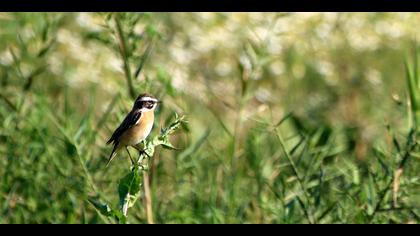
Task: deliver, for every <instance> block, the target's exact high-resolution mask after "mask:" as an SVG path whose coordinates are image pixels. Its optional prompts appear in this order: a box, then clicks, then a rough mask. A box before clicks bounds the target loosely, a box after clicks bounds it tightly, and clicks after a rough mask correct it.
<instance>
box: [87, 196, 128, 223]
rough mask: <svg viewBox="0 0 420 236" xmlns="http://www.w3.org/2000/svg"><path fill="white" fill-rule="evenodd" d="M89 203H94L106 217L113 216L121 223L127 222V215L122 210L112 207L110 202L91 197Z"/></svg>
mask: <svg viewBox="0 0 420 236" xmlns="http://www.w3.org/2000/svg"><path fill="white" fill-rule="evenodd" d="M88 201H89V203H90V204H92V205H93V206H94V207H95V208H96V210H97V211H99V213H100V214H102V215H103V216H106V217H113V218H114V219H116V220H117V221H118V222H120V223H125V222H126V220H127V219H126V217H125V216H124V215H122V214H121V212H119V211H116V210H114V209H112V208H111V207H110V206H109V205H108V204H105V203H101V202H99V200H98V199H95V198H89V199H88Z"/></svg>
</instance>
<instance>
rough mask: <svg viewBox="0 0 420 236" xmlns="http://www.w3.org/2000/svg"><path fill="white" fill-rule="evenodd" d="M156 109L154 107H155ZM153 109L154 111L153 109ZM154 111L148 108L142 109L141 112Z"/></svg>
mask: <svg viewBox="0 0 420 236" xmlns="http://www.w3.org/2000/svg"><path fill="white" fill-rule="evenodd" d="M153 108H154V107H153ZM153 108H152V109H153ZM152 109H148V108H146V107H142V108H141V109H140V111H141V112H146V111H150V110H152Z"/></svg>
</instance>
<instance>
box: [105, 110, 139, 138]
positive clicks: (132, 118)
mask: <svg viewBox="0 0 420 236" xmlns="http://www.w3.org/2000/svg"><path fill="white" fill-rule="evenodd" d="M140 117H141V111H139V110H137V111H131V112H130V113H128V115H127V116H126V117H125V118H124V120H123V122H122V123H121V125H120V126H119V127H118V128H117V129H116V130H115V131H114V133H113V134H112V136H111V138H110V139H109V140H108V142H106V144H110V143H111V142H114V143H116V142H118V141H119V139H120V137H121V135H122V134H123V133H124V132H125V131H127V130H128V129H129V128H131V126H133V125H135V124H136V123H137V121H138V120H139V119H140Z"/></svg>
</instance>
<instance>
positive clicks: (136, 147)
mask: <svg viewBox="0 0 420 236" xmlns="http://www.w3.org/2000/svg"><path fill="white" fill-rule="evenodd" d="M142 143H143V148H141V147H139V145H135V146H134V148H135V149H137V151H139V155H140V156H141V155H145V156H147V157H148V158H150V156H149V154H147V152H146V151H145V150H144V147H145V146H146V145H145V143H144V140H143V141H142Z"/></svg>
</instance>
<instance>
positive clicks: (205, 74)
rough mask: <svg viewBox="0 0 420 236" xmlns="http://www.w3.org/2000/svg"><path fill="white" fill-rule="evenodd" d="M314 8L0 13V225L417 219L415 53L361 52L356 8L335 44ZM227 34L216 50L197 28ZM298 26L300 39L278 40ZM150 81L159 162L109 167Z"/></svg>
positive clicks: (151, 143) (340, 24)
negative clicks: (355, 35) (120, 133)
mask: <svg viewBox="0 0 420 236" xmlns="http://www.w3.org/2000/svg"><path fill="white" fill-rule="evenodd" d="M87 16H89V17H91V18H92V19H91V21H88V22H94V23H93V25H94V26H90V25H89V24H88V23H86V22H84V21H83V20H84V18H83V17H87ZM373 16H375V17H373ZM305 17H307V16H305ZM314 17H315V18H307V19H306V18H303V16H301V15H297V16H296V17H295V15H294V14H268V15H264V17H260V16H259V15H258V14H253V13H251V14H242V15H241V14H239V15H232V14H209V15H206V14H199V13H197V14H187V13H181V14H179V13H176V14H169V13H159V14H158V13H155V14H150V13H142V14H131V13H115V14H114V13H112V14H110V13H99V14H76V13H74V14H59V13H45V14H35V13H32V14H29V13H26V14H23V13H13V14H3V15H1V14H0V21H1V23H2V25H3V26H4V32H5V33H4V34H2V35H1V36H0V49H1V55H0V58H1V60H0V67H1V68H2V69H1V74H0V87H1V91H0V104H1V105H0V121H1V126H0V176H1V180H0V204H1V205H0V207H1V209H0V210H1V212H0V222H1V223H118V222H119V223H311V224H312V223H418V222H420V206H419V204H418V202H419V200H420V191H419V190H420V188H419V184H418V182H419V175H418V168H419V158H420V148H419V145H418V139H417V135H418V126H419V124H420V123H419V122H420V121H419V114H420V113H419V97H418V96H419V94H420V93H419V92H420V83H419V76H418V66H419V65H418V61H417V60H418V59H417V52H415V53H414V57H413V59H412V60H410V59H408V58H407V59H406V60H405V62H404V60H403V56H402V55H404V54H405V53H406V52H408V51H409V50H408V49H407V48H408V47H406V46H405V44H404V43H403V42H404V40H403V39H401V44H398V45H397V47H396V46H395V45H393V46H392V47H391V46H389V45H388V43H389V42H388V41H387V40H391V39H390V38H386V39H385V38H384V39H383V44H379V46H378V47H379V48H380V49H381V50H377V51H375V50H372V51H369V50H362V51H357V50H356V49H355V48H354V47H352V45H353V44H352V45H350V43H351V40H352V38H351V37H347V36H346V33H347V30H353V29H349V28H348V25H347V23H348V22H350V23H351V22H353V20H354V18H353V17H355V16H354V15H352V14H343V15H340V17H337V18H333V20H334V27H335V28H334V29H335V30H336V31H334V34H333V35H332V36H331V41H329V40H330V38H322V37H321V38H320V36H319V34H318V33H317V31H313V30H311V29H318V28H317V27H320V25H321V26H322V24H325V25H327V26H328V25H329V24H330V23H331V22H329V21H327V20H328V19H329V18H331V17H330V16H328V15H322V14H320V15H319V17H317V16H314ZM360 17H361V18H360V19H362V22H366V25H368V26H369V27H370V26H371V25H375V24H376V23H377V22H384V21H386V20H387V19H388V18H387V17H389V19H392V20H393V22H398V21H397V20H395V18H396V17H397V16H394V15H389V16H388V15H381V14H376V15H364V14H362V15H360ZM394 17H395V18H394ZM248 18H249V19H248ZM244 19H245V20H244ZM247 19H248V20H247ZM305 19H306V20H305ZM358 19H359V18H358ZM289 20H290V22H295V23H296V24H299V27H297V28H295V31H293V32H287V31H286V30H284V31H282V29H283V28H281V27H286V26H287V25H288V24H285V22H286V23H287V22H289ZM77 22H79V23H77ZM80 22H82V23H80ZM250 22H252V24H250ZM302 22H306V23H305V24H302ZM350 23H349V24H350ZM84 24H86V25H84ZM318 24H320V25H318ZM245 25H247V27H245ZM325 25H324V26H323V27H325ZM350 25H351V24H350ZM221 26H223V27H221ZM300 27H303V28H300ZM346 27H347V28H346ZM354 27H356V26H354ZM369 27H368V28H369ZM350 28H351V27H350ZM227 29H229V30H232V31H233V32H234V34H233V33H232V34H233V35H234V37H231V38H229V34H226V36H223V39H224V40H225V41H224V43H220V42H219V41H217V40H219V39H218V36H219V34H210V33H209V34H210V35H209V37H203V36H202V35H201V34H202V32H213V31H212V30H215V32H217V33H220V32H225V33H226V31H227ZM262 29H267V33H263V34H262V35H263V37H254V35H255V34H258V33H259V32H260V31H262ZM321 29H323V28H322V27H321ZM343 29H346V30H343ZM360 30H361V31H363V30H362V29H360ZM28 32H30V33H28ZM248 32H250V33H248ZM363 32H364V31H363ZM293 33H296V34H298V33H302V35H304V36H305V37H304V39H305V40H302V38H303V36H302V35H298V36H299V37H297V38H294V39H293V40H295V43H293V44H287V42H288V41H287V40H288V38H293ZM363 35H365V34H363ZM366 35H368V34H366ZM224 37H226V39H225V38H224ZM277 37H280V38H282V37H284V38H285V41H282V42H284V44H282V45H281V46H282V47H283V48H282V50H277V49H276V45H274V44H273V42H274V43H275V42H276V41H275V40H276V39H277ZM335 37H338V39H340V40H338V42H339V43H338V45H334V47H332V46H331V45H326V44H325V42H324V41H327V42H328V43H334V42H335V41H334V40H333V39H334V38H335ZM367 37H371V35H368V36H367ZM383 37H385V36H383ZM201 40H205V44H203V42H202V41H201ZM214 42H216V43H214ZM217 42H219V43H217ZM381 42H382V41H381ZM346 43H348V44H346ZM5 45H7V46H5ZM211 45H217V47H211ZM229 45H231V46H230V47H229ZM174 48H175V49H174ZM73 50H80V51H77V52H73ZM312 50H313V51H312ZM174 51H175V52H178V53H179V55H178V54H176V55H175V56H174V54H175V53H174ZM378 55H379V56H378ZM84 57H87V58H88V59H85V58H84ZM325 58H328V59H330V60H331V62H333V63H332V65H329V64H328V63H318V60H324V61H325V60H326V59H325ZM219 62H220V63H221V64H219ZM391 64H392V65H393V66H390V65H391ZM326 65H327V66H326ZM328 65H329V66H328ZM280 67H281V68H280ZM330 67H332V68H333V69H331V70H332V71H333V72H330V73H333V76H332V77H333V79H336V81H338V82H337V83H336V84H334V82H331V81H330V80H333V79H331V78H330V77H328V73H323V71H325V70H329V69H330ZM273 68H274V69H273ZM279 68H280V69H279ZM374 68H376V69H378V68H379V69H378V70H379V73H380V76H379V77H380V81H382V82H381V83H379V82H377V81H376V80H375V79H377V78H376V77H375V73H374V72H372V70H374ZM404 69H405V74H404ZM220 71H221V72H220ZM278 71H280V72H281V74H280V75H279V74H276V73H280V72H278ZM334 73H336V74H337V75H339V76H335V75H336V74H334ZM366 74H368V75H369V76H370V77H369V76H365V75H366ZM371 74H373V76H371ZM394 76H395V77H397V76H398V78H403V76H405V78H404V80H403V79H401V81H396V80H395V79H392V78H394ZM327 77H328V78H329V79H327ZM368 81H373V82H372V83H376V84H374V85H375V86H372V84H371V82H368ZM143 91H148V92H150V93H152V94H156V96H158V97H159V98H160V99H162V100H163V104H162V106H160V107H159V108H158V110H157V111H156V122H155V126H154V129H153V131H152V134H151V136H150V137H149V139H148V140H147V143H146V147H147V150H148V152H149V156H151V157H152V158H150V159H148V158H146V160H144V162H142V161H140V162H139V163H138V165H137V166H134V167H132V166H131V165H130V162H129V159H128V158H127V157H126V155H127V154H126V153H124V152H121V154H119V155H118V157H117V158H116V159H115V161H113V163H111V165H110V166H109V168H105V163H106V160H107V157H108V156H109V152H110V151H111V150H110V147H109V146H106V145H105V142H106V140H107V138H108V137H109V135H110V134H111V133H112V131H113V129H114V128H115V127H116V126H117V125H118V124H119V122H121V120H122V118H123V117H124V115H125V114H126V113H127V111H128V109H129V108H130V106H131V104H132V100H133V97H135V96H136V95H137V94H138V93H140V92H143ZM393 93H396V94H397V95H398V97H399V100H398V102H397V103H394V102H393V101H392V99H391V96H390V95H391V94H393ZM267 94H268V95H267ZM405 95H406V96H405ZM394 97H395V96H394ZM401 101H407V102H401ZM174 113H177V114H185V115H186V117H188V122H189V123H188V126H186V125H185V124H184V123H183V122H181V121H182V119H180V117H174V115H173V114H174ZM174 121H175V122H174ZM168 127H169V128H168ZM407 127H408V129H407ZM175 129H177V130H178V129H179V130H178V131H177V132H175V133H171V132H172V131H174V130H175ZM372 129H373V130H374V132H371V130H372ZM372 133H374V134H375V135H373V136H372V137H370V136H369V135H372ZM169 134H170V135H169ZM165 145H166V146H173V147H175V149H172V150H167V149H164V148H162V147H163V146H165ZM133 153H134V152H133ZM133 156H134V155H133ZM138 158H140V159H143V158H144V156H140V157H139V156H138ZM143 170H145V171H143ZM144 173H147V174H146V175H143V174H144Z"/></svg>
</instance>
